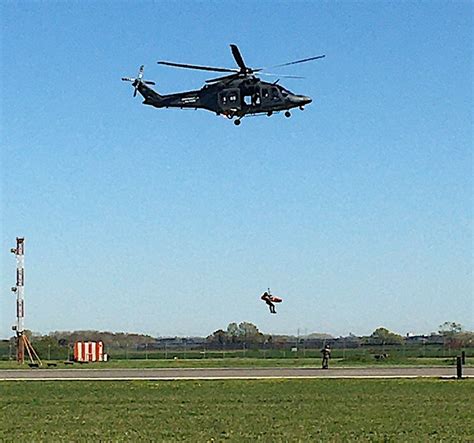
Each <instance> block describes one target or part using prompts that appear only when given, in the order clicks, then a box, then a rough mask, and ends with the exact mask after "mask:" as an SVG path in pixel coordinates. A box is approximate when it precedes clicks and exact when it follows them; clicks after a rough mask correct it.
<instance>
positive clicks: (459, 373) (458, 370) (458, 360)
mask: <svg viewBox="0 0 474 443" xmlns="http://www.w3.org/2000/svg"><path fill="white" fill-rule="evenodd" d="M456 374H457V378H458V379H461V378H462V358H461V357H456Z"/></svg>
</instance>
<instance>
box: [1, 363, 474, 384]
mask: <svg viewBox="0 0 474 443" xmlns="http://www.w3.org/2000/svg"><path fill="white" fill-rule="evenodd" d="M418 377H431V378H455V377H456V368H455V367H419V366H418V367H392V368H390V367H384V368H337V369H327V370H322V369H316V368H219V369H217V368H216V369H212V368H195V369H193V368H189V369H106V368H105V369H56V368H55V369H5V370H0V381H7V380H228V379H240V380H245V379H271V378H292V379H297V378H301V379H304V378H328V379H330V378H333V379H334V378H354V379H356V378H385V379H389V378H418ZM463 377H466V378H472V377H474V367H464V368H463Z"/></svg>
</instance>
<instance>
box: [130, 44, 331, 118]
mask: <svg viewBox="0 0 474 443" xmlns="http://www.w3.org/2000/svg"><path fill="white" fill-rule="evenodd" d="M230 49H231V52H232V55H233V57H234V59H235V62H236V63H237V66H238V68H219V67H212V66H201V65H190V64H185V63H175V62H168V61H158V62H157V63H158V64H159V65H164V66H171V67H175V68H186V69H196V70H201V71H211V72H222V73H225V74H226V75H224V76H221V77H217V78H212V79H209V80H206V81H205V85H204V86H203V87H202V88H201V89H199V90H195V91H186V92H179V93H175V94H166V95H160V94H158V93H157V92H156V91H154V90H153V89H152V88H150V87H149V85H151V86H154V85H155V82H153V81H150V80H143V72H144V68H145V67H144V65H142V66H140V69H139V71H138V75H137V77H135V78H131V77H122V81H126V82H131V83H132V86H133V88H134V91H133V96H134V97H136V95H137V92H138V93H140V95H141V96H142V97H143V98H144V100H143V104H144V105H150V106H154V107H155V108H180V109H205V110H208V111H211V112H214V113H215V114H216V115H222V116H224V117H227V118H228V119H229V120H232V119H234V124H235V125H237V126H238V125H240V123H241V120H242V118H243V117H245V116H250V115H265V114H266V115H267V116H269V117H270V116H272V115H273V114H274V113H277V112H280V111H285V117H291V113H290V109H293V108H299V109H301V110H304V107H305V106H306V105H308V104H309V103H311V102H312V99H311V98H310V97H307V96H305V95H297V94H294V93H293V92H291V91H290V90H288V89H286V88H284V87H283V86H281V85H280V84H278V81H279V80H280V78H278V80H276V81H275V82H273V83H270V82H265V81H263V80H261V79H260V78H258V77H257V75H272V76H275V75H276V74H270V73H266V72H262V71H264V70H266V68H250V67H248V66H247V65H246V64H245V62H244V59H243V57H242V55H241V53H240V50H239V48H238V47H237V45H234V44H231V45H230ZM324 57H325V55H318V56H316V57H309V58H305V59H301V60H295V61H292V62H288V63H283V64H280V65H275V66H272V68H279V67H283V66H289V65H296V64H298V63H306V62H309V61H312V60H317V59H321V58H324ZM279 77H284V78H303V77H299V76H293V75H280V76H279Z"/></svg>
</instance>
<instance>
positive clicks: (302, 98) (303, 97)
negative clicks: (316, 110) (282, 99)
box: [299, 95, 313, 106]
mask: <svg viewBox="0 0 474 443" xmlns="http://www.w3.org/2000/svg"><path fill="white" fill-rule="evenodd" d="M299 99H300V103H301V106H304V105H309V104H310V103H311V102H312V101H313V99H312V98H311V97H307V96H306V95H300V96H299Z"/></svg>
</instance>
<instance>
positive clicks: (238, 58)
mask: <svg viewBox="0 0 474 443" xmlns="http://www.w3.org/2000/svg"><path fill="white" fill-rule="evenodd" d="M230 49H231V50H232V55H233V56H234V58H235V61H236V62H237V65H238V66H239V67H240V69H241V70H242V71H244V72H245V71H247V70H248V68H247V66H245V62H244V59H243V58H242V55H241V54H240V51H239V48H238V47H237V45H230Z"/></svg>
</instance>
